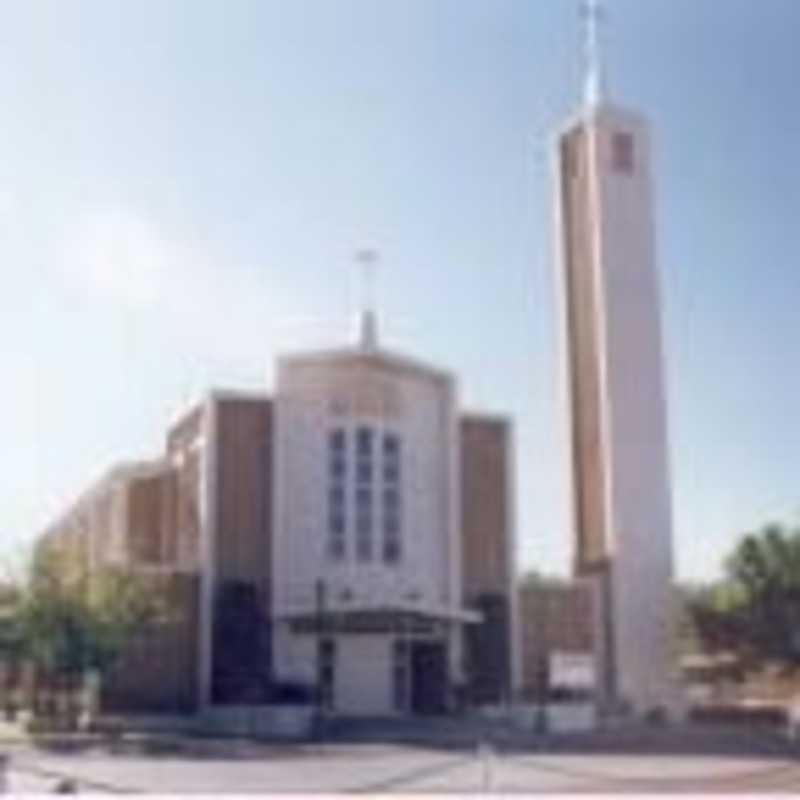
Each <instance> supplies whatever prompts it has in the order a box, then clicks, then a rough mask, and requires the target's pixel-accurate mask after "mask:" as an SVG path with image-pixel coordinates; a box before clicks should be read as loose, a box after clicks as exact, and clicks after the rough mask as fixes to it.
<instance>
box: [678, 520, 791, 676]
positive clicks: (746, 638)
mask: <svg viewBox="0 0 800 800" xmlns="http://www.w3.org/2000/svg"><path fill="white" fill-rule="evenodd" d="M689 606H690V611H691V617H692V620H693V623H694V625H695V629H696V631H697V633H698V636H699V638H700V640H701V641H702V642H703V643H704V645H705V646H706V648H707V649H709V650H721V649H731V650H736V651H737V652H739V654H740V655H742V656H744V657H745V658H748V659H751V660H756V661H760V660H764V659H772V660H775V661H781V662H786V663H800V529H794V530H789V529H787V528H786V527H784V526H780V525H774V524H773V525H768V526H766V527H764V528H763V529H762V530H761V531H758V532H755V533H749V534H746V535H745V536H743V537H742V539H741V540H740V542H739V543H738V544H737V546H736V547H735V549H734V550H733V552H732V553H731V554H730V556H729V557H728V558H727V559H726V561H725V578H724V579H723V580H722V581H719V582H718V583H716V584H713V585H711V586H706V587H702V588H700V589H697V590H694V591H693V592H692V593H691V594H690V599H689Z"/></svg>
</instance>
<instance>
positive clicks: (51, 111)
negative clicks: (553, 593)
mask: <svg viewBox="0 0 800 800" xmlns="http://www.w3.org/2000/svg"><path fill="white" fill-rule="evenodd" d="M576 7H577V2H572V0H569V1H568V0H547V1H545V0H537V2H530V0H518V1H517V0H480V1H478V0H379V1H376V0H315V1H312V0H304V1H302V0H280V2H278V1H273V2H270V1H269V0H258V1H257V2H245V1H244V0H239V1H237V0H231V1H229V2H225V3H222V2H204V1H202V0H187V1H186V2H169V0H157V2H156V1H152V0H138V1H137V2H129V1H126V2H119V1H117V0H113V1H112V0H96V1H90V0H86V1H85V2H77V1H68V0H49V1H48V2H45V1H44V0H26V2H24V3H5V4H3V6H2V10H0V153H2V157H1V158H0V270H2V276H3V289H2V292H0V364H1V365H2V384H3V391H2V400H0V410H2V415H1V416H0V426H2V430H0V442H2V444H0V536H2V537H3V544H4V545H5V547H6V548H7V549H14V548H15V547H17V546H18V544H19V543H21V542H25V541H29V540H30V539H31V537H32V536H33V535H34V533H35V532H36V531H37V529H38V528H39V527H40V526H41V525H43V524H44V523H45V522H46V521H47V520H48V519H49V518H50V517H51V516H52V515H54V514H55V513H56V512H57V511H58V510H59V509H61V508H63V507H64V505H65V504H66V503H67V502H68V500H69V499H70V498H72V497H73V496H74V495H75V494H76V493H77V492H78V491H79V490H80V489H81V488H83V487H85V486H86V485H87V484H88V482H89V481H91V480H92V479H93V478H95V477H96V476H97V475H98V474H99V473H101V472H102V471H103V470H104V469H105V468H106V467H107V466H108V465H110V464H111V463H112V462H114V461H115V460H117V459H120V458H127V457H146V456H149V455H153V454H156V453H157V451H158V450H159V448H160V447H161V436H162V434H163V431H164V429H165V428H166V426H167V424H168V422H169V420H170V419H171V418H172V417H173V416H174V415H176V414H177V413H178V412H179V411H180V410H181V409H182V408H184V407H185V406H186V405H187V404H188V403H189V402H190V401H191V400H193V399H196V398H197V397H199V396H200V395H201V394H202V393H203V391H204V390H205V389H206V388H207V387H210V386H229V387H242V388H262V387H270V386H271V381H272V359H273V357H274V355H275V354H276V353H278V352H281V351H283V350H286V349H297V348H302V347H305V346H309V345H313V346H318V345H322V344H325V343H329V344H338V343H340V342H342V341H343V340H345V339H346V338H347V337H348V335H349V325H350V315H352V313H353V311H354V308H355V298H356V292H355V287H354V283H355V280H354V271H353V269H352V267H351V265H350V261H351V253H352V251H353V250H354V249H355V248H356V247H358V246H361V245H363V244H364V243H368V244H372V245H375V246H377V247H378V248H380V250H381V251H382V253H383V261H384V265H383V267H382V270H381V274H380V282H379V296H380V308H381V313H382V316H383V328H384V339H385V341H386V342H387V343H388V344H389V345H391V346H393V347H396V348H399V349H402V350H406V351H409V352H411V353H413V354H416V355H418V356H422V357H426V358H429V359H431V360H433V361H435V362H438V363H440V364H442V365H444V366H447V367H449V368H451V369H452V370H454V371H455V372H456V373H457V374H458V375H459V376H460V378H461V386H462V394H463V398H464V401H465V403H466V404H467V405H468V406H470V407H477V408H484V409H488V410H491V411H500V412H506V413H509V414H511V415H512V416H513V418H514V419H515V421H516V426H517V459H518V476H517V478H518V481H517V488H518V498H519V512H518V518H519V537H520V540H521V554H522V558H523V561H524V563H525V564H526V565H528V566H536V567H538V568H540V569H545V570H549V571H559V572H565V571H566V570H567V568H568V554H569V551H570V546H569V529H568V514H567V505H566V502H567V495H566V489H565V469H566V459H565V452H564V426H563V416H562V413H561V410H560V409H559V407H558V403H557V398H558V390H557V387H556V386H555V378H556V375H557V370H556V364H555V316H554V311H555V310H554V288H553V286H554V283H553V278H554V268H555V267H554V264H553V263H552V256H551V254H552V252H553V247H552V197H551V192H552V187H551V185H550V183H549V174H548V157H549V155H548V147H549V142H550V140H549V138H548V137H549V135H550V133H551V132H552V131H553V129H554V127H555V126H556V125H557V124H558V123H559V121H560V120H562V119H563V118H564V116H565V115H566V114H567V113H568V112H569V111H570V110H571V109H572V108H573V107H574V105H575V103H576V101H577V97H578V93H579V83H580V78H579V73H580V57H579V26H578V15H577V10H576ZM608 7H609V17H610V21H609V29H608V32H607V35H606V41H607V49H608V56H607V60H608V62H609V73H610V85H611V90H612V94H613V95H614V96H615V98H616V99H617V100H618V101H620V102H623V103H626V104H629V105H632V106H634V107H637V108H639V109H640V110H642V111H643V112H644V113H645V114H646V115H647V116H648V117H649V118H650V120H651V122H652V125H653V128H654V135H655V142H656V165H655V169H656V189H657V197H656V203H657V220H658V238H659V242H658V251H659V266H660V271H661V276H662V285H663V289H664V291H663V295H664V305H665V320H664V326H665V339H666V346H667V352H668V380H669V400H670V425H671V439H672V462H673V468H674V501H675V518H676V551H677V564H678V571H679V574H680V575H681V576H683V577H702V576H708V575H712V574H714V572H715V571H716V570H717V569H718V565H719V561H720V558H721V557H722V555H723V554H724V553H725V551H726V550H727V549H728V548H729V547H730V545H731V543H732V542H733V541H734V540H735V537H736V535H737V533H738V532H740V531H742V530H746V529H748V528H749V527H752V526H755V525H758V524H760V523H762V522H765V521H767V520H769V519H772V518H775V517H783V518H788V519H797V510H798V509H800V481H798V475H800V468H799V467H798V462H799V461H800V425H798V397H800V357H799V356H798V341H799V340H800V337H798V327H800V323H798V319H799V317H798V313H797V298H798V296H800V295H799V293H798V289H799V288H800V286H798V284H799V283H800V278H799V277H798V276H799V275H800V264H798V252H800V241H799V240H800V226H798V211H799V210H800V189H798V186H800V162H799V161H798V158H797V155H796V154H797V143H798V141H800V103H798V99H797V97H798V95H797V85H796V81H797V75H798V74H800V49H798V48H797V32H798V30H800V3H797V2H796V0H758V1H756V0H752V1H751V2H744V0H724V2H720V1H719V0H609V2H608Z"/></svg>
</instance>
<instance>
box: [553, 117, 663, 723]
mask: <svg viewBox="0 0 800 800" xmlns="http://www.w3.org/2000/svg"><path fill="white" fill-rule="evenodd" d="M560 145H561V150H560V164H559V166H560V176H561V197H560V201H561V202H560V204H559V208H560V210H561V233H562V237H563V238H562V244H563V245H564V252H563V259H562V260H563V268H564V273H565V274H568V278H567V280H566V281H565V287H564V306H565V326H566V329H567V337H568V340H570V347H568V358H569V359H570V360H571V369H570V374H571V397H570V405H571V415H572V424H571V431H572V437H573V441H572V446H573V477H574V500H575V508H576V515H575V525H576V534H577V542H578V545H577V549H578V553H577V559H576V561H577V564H578V570H579V572H581V573H583V574H585V575H588V576H589V579H590V580H592V582H593V583H594V584H595V592H594V598H595V601H596V603H597V607H596V613H595V630H596V634H597V635H596V637H595V641H596V642H597V650H598V652H597V656H598V665H599V668H600V673H601V676H600V686H601V690H602V691H603V692H604V693H605V695H606V697H605V698H604V699H605V700H607V701H609V702H619V701H624V702H625V703H626V704H628V705H630V706H631V707H632V709H633V710H634V711H635V712H639V713H641V712H645V711H647V710H648V709H650V708H654V707H658V706H661V707H672V706H673V705H674V703H675V701H676V698H677V693H676V682H675V673H674V667H673V664H672V658H673V648H672V636H673V630H672V586H671V580H672V517H671V499H670V480H669V464H668V445H667V427H666V408H665V400H664V386H663V353H662V345H661V329H660V303H659V287H658V276H657V272H656V265H655V241H654V226H653V200H652V194H653V192H652V178H651V171H650V164H651V161H650V159H651V154H650V140H649V133H648V129H647V125H646V123H645V121H644V120H643V119H642V118H641V117H640V116H638V115H636V114H633V113H631V112H629V111H626V110H623V109H620V108H617V107H615V106H611V105H609V104H600V105H597V106H590V107H588V108H587V109H586V110H585V113H584V114H582V115H581V117H580V118H578V119H576V120H575V121H573V122H572V123H571V124H570V125H569V126H567V128H566V130H565V132H564V133H563V135H562V136H561V138H560ZM567 160H571V163H569V164H567V163H566V161H567ZM566 195H569V196H568V197H567V196H566ZM581 281H586V283H585V286H583V287H581V286H579V283H580V282H581ZM587 370H588V371H589V372H590V373H592V377H589V378H587Z"/></svg>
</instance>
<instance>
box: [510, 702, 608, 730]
mask: <svg viewBox="0 0 800 800" xmlns="http://www.w3.org/2000/svg"><path fill="white" fill-rule="evenodd" d="M540 708H541V707H540V706H535V705H521V706H514V707H513V708H512V710H511V718H512V720H513V721H514V722H515V723H516V724H517V725H519V726H520V727H522V728H525V729H526V730H535V729H536V727H537V725H538V724H539V715H540ZM544 712H545V721H546V730H547V733H580V732H582V731H590V730H593V729H594V728H595V727H596V726H597V714H596V711H595V707H594V705H593V704H592V703H548V704H547V705H546V706H545V707H544Z"/></svg>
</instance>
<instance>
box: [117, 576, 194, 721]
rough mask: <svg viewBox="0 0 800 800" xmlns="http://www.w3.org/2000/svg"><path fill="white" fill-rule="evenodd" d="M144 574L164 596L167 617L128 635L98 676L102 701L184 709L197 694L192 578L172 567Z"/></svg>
mask: <svg viewBox="0 0 800 800" xmlns="http://www.w3.org/2000/svg"><path fill="white" fill-rule="evenodd" d="M148 580H150V581H152V583H153V590H154V591H158V592H164V593H165V595H166V597H167V598H168V599H167V606H168V609H169V621H168V622H166V623H165V624H163V625H161V626H159V627H156V628H154V629H152V630H148V631H147V632H145V633H143V634H141V635H140V636H138V637H135V638H134V639H133V640H131V642H130V643H129V645H128V646H127V647H126V649H125V652H124V653H123V654H122V657H121V659H120V660H119V661H118V662H117V664H116V665H115V666H114V667H113V669H112V670H111V671H110V672H109V673H108V675H107V676H106V678H105V679H104V681H103V688H102V694H103V707H104V709H105V710H107V711H112V712H113V711H118V712H122V711H138V712H148V711H150V712H157V711H163V712H175V713H177V712H190V711H193V710H194V708H195V703H196V700H197V688H196V680H197V668H196V665H197V652H198V641H197V633H198V625H197V619H198V602H199V582H198V578H197V576H196V575H185V574H177V573H172V574H166V575H158V574H156V575H150V576H148Z"/></svg>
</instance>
